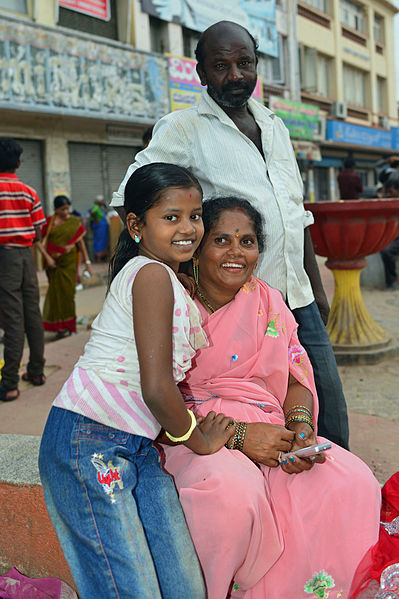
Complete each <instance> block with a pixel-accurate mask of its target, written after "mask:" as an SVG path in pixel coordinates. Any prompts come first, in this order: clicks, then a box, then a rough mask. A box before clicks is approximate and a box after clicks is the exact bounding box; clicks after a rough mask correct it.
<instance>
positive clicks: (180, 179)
mask: <svg viewBox="0 0 399 599" xmlns="http://www.w3.org/2000/svg"><path fill="white" fill-rule="evenodd" d="M168 187H182V188H189V187H196V188H197V189H198V191H199V192H200V193H201V196H202V188H201V185H200V183H199V181H198V179H197V178H196V177H194V175H193V174H192V173H190V171H189V170H187V169H186V168H184V167H182V166H177V165H176V164H168V163H166V162H153V163H152V164H146V165H145V166H142V167H140V168H138V169H137V170H135V171H134V173H133V174H132V175H131V176H130V179H129V180H128V182H127V183H126V187H125V203H124V208H125V214H126V216H127V215H128V214H129V213H130V212H133V213H134V214H135V215H136V217H137V219H138V221H139V222H142V223H144V224H145V213H146V212H147V210H149V209H150V208H152V207H153V206H155V204H156V203H157V202H158V201H159V200H160V199H161V196H162V192H163V191H165V189H166V188H168ZM138 251H139V245H138V243H135V242H134V241H133V239H132V238H131V236H130V233H129V231H128V230H127V228H125V229H124V230H123V231H122V233H121V234H120V236H119V240H118V244H117V246H116V249H115V253H114V255H113V256H112V258H111V261H110V265H109V273H108V281H109V285H110V284H111V282H112V281H113V280H114V278H115V277H116V275H117V274H118V272H119V271H120V270H122V268H123V267H124V266H125V264H127V263H128V262H129V260H131V259H132V258H134V257H135V256H137V255H138Z"/></svg>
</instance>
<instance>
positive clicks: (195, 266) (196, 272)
mask: <svg viewBox="0 0 399 599" xmlns="http://www.w3.org/2000/svg"><path fill="white" fill-rule="evenodd" d="M193 275H194V281H195V284H196V285H198V275H199V266H198V260H197V258H193Z"/></svg>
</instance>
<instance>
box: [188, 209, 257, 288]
mask: <svg viewBox="0 0 399 599" xmlns="http://www.w3.org/2000/svg"><path fill="white" fill-rule="evenodd" d="M197 257H198V264H199V277H200V285H201V286H202V287H204V288H209V289H220V290H222V289H223V290H225V291H231V292H234V293H236V292H237V291H238V290H239V289H240V287H242V286H243V285H244V283H246V282H247V281H248V279H249V277H250V276H251V274H252V271H253V270H254V268H255V265H256V262H257V260H258V257H259V248H258V241H257V237H256V232H255V227H254V224H253V222H252V221H251V220H250V219H249V217H248V215H247V214H246V212H245V211H244V210H243V209H242V208H236V209H233V210H230V209H229V210H225V211H224V212H222V213H221V214H220V217H219V219H218V220H217V221H216V222H215V224H214V225H213V227H212V228H211V229H210V231H209V232H208V233H207V234H206V235H205V237H204V240H203V242H202V244H201V247H200V248H199V250H198V251H197Z"/></svg>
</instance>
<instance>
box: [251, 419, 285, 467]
mask: <svg viewBox="0 0 399 599" xmlns="http://www.w3.org/2000/svg"><path fill="white" fill-rule="evenodd" d="M294 437H295V433H294V432H292V431H289V430H288V429H286V428H285V427H284V426H281V425H279V424H268V423H266V422H252V423H251V422H249V423H247V430H246V433H245V440H244V447H243V453H245V455H246V456H247V457H248V458H250V459H251V460H254V461H255V462H259V464H264V465H265V466H269V468H276V467H277V466H279V465H280V464H279V461H278V458H279V455H280V453H287V452H288V451H291V449H292V442H293V440H294Z"/></svg>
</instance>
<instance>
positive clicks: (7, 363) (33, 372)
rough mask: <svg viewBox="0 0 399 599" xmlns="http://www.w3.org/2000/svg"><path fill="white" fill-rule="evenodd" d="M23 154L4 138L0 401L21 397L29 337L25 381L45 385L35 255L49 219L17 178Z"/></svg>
mask: <svg viewBox="0 0 399 599" xmlns="http://www.w3.org/2000/svg"><path fill="white" fill-rule="evenodd" d="M21 154H22V147H21V146H20V145H19V144H18V143H17V142H16V141H15V140H13V139H11V138H8V137H0V315H1V321H2V326H3V328H4V366H3V368H2V370H1V382H0V401H13V400H14V399H17V397H18V396H19V390H18V381H19V375H18V371H19V365H20V363H21V358H22V352H23V348H24V340H25V333H26V336H27V339H28V344H29V350H30V354H29V361H28V366H27V372H25V373H24V374H23V375H22V378H23V379H24V380H26V381H29V382H31V383H32V384H33V385H43V384H44V383H45V381H46V377H45V375H44V373H43V368H44V334H43V323H42V316H41V313H40V307H39V285H38V281H37V275H36V266H35V263H34V260H33V256H32V253H31V246H32V244H33V243H34V242H35V241H38V240H40V230H41V226H42V225H43V223H44V222H45V220H46V219H45V217H44V214H43V210H42V207H41V204H40V200H39V198H38V196H37V194H36V192H35V190H34V189H32V188H31V187H28V185H25V184H24V183H22V181H20V180H19V179H18V177H17V175H16V174H15V171H16V170H17V168H18V167H19V166H20V164H21V161H20V156H21Z"/></svg>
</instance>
